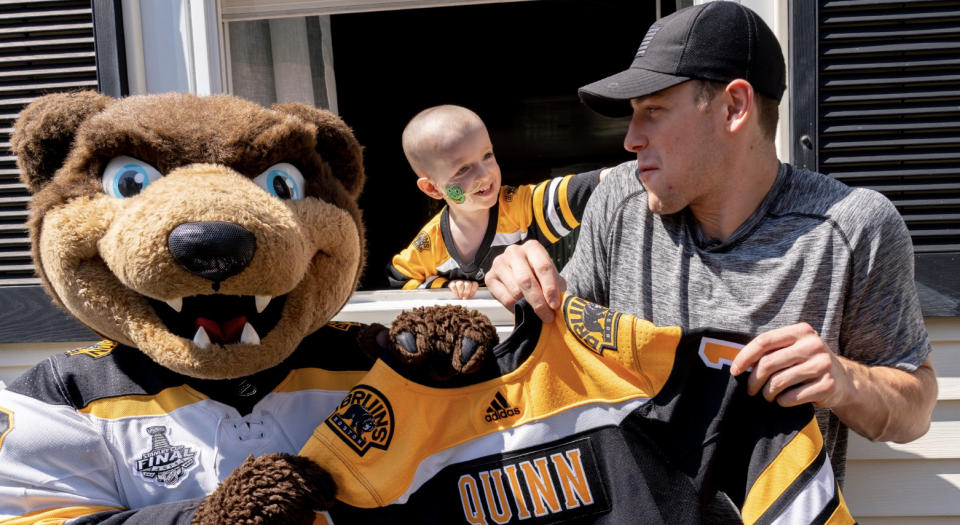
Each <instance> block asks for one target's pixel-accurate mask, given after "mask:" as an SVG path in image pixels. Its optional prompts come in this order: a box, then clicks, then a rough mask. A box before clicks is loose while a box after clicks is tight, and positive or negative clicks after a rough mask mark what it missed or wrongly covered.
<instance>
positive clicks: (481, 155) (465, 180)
mask: <svg viewBox="0 0 960 525" xmlns="http://www.w3.org/2000/svg"><path fill="white" fill-rule="evenodd" d="M429 175H430V180H431V181H432V182H433V184H434V185H435V186H436V188H437V190H438V191H440V192H441V193H443V194H444V200H445V201H446V202H447V204H448V205H449V206H451V207H456V209H457V210H458V211H460V210H462V211H468V210H471V211H473V210H480V209H487V208H490V207H491V206H493V205H494V204H495V203H496V202H497V198H498V196H499V193H500V166H499V165H498V164H497V159H496V157H494V156H493V145H492V144H491V143H490V136H489V135H488V134H487V130H486V129H485V128H483V127H482V126H480V127H475V128H473V129H472V130H470V131H469V132H467V133H466V134H465V135H464V136H463V137H462V138H461V139H460V140H458V141H456V142H454V144H452V145H451V146H450V147H448V148H446V149H444V150H443V151H442V152H441V154H440V155H439V156H438V157H437V158H436V159H435V160H434V161H433V162H432V163H431V169H430V173H429ZM460 194H462V199H463V200H462V202H457V201H458V200H460V199H459V198H458V196H459V195H460Z"/></svg>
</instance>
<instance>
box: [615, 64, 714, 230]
mask: <svg viewBox="0 0 960 525" xmlns="http://www.w3.org/2000/svg"><path fill="white" fill-rule="evenodd" d="M696 94H697V84H696V83H695V82H684V83H682V84H679V85H676V86H673V87H671V88H668V89H665V90H663V91H658V92H656V93H654V94H652V95H648V96H646V97H642V98H637V99H633V100H631V101H630V104H631V105H632V106H633V118H632V119H631V121H630V127H629V128H628V130H627V135H626V137H625V138H624V141H623V145H624V147H625V148H626V149H627V151H631V152H633V153H636V155H637V176H638V177H639V179H640V182H642V183H643V186H644V187H645V188H646V190H647V195H648V206H649V208H650V211H652V212H654V213H657V214H670V213H676V212H678V211H680V210H682V209H683V208H685V207H686V206H688V205H690V204H691V203H695V202H696V201H697V200H698V199H700V198H702V196H704V195H708V194H709V192H710V191H711V188H712V184H713V183H714V181H716V180H720V179H719V176H722V173H718V171H719V170H718V169H716V166H717V163H715V162H711V159H714V160H717V159H716V155H718V154H720V153H721V148H720V147H719V143H718V140H719V138H720V136H719V134H718V133H717V132H716V129H717V126H718V125H719V124H718V122H717V121H716V118H717V117H716V111H711V109H712V108H713V104H715V103H716V102H717V100H716V99H717V98H719V96H720V95H717V97H716V98H715V99H714V101H712V102H711V103H709V104H707V105H706V107H704V108H702V109H701V108H699V107H698V106H697V102H696Z"/></svg>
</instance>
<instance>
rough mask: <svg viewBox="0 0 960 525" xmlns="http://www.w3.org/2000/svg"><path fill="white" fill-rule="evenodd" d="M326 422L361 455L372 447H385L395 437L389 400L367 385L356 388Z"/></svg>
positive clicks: (384, 448) (383, 448) (382, 448)
mask: <svg viewBox="0 0 960 525" xmlns="http://www.w3.org/2000/svg"><path fill="white" fill-rule="evenodd" d="M325 422H326V424H327V426H329V427H330V428H331V429H333V431H334V433H335V434H336V435H337V436H339V437H340V439H342V440H343V441H344V442H345V443H346V444H348V445H350V448H352V449H353V450H354V451H355V452H356V453H357V455H360V456H362V455H364V454H366V453H367V450H370V447H373V448H379V449H381V450H386V449H387V447H388V446H390V440H391V439H392V438H393V409H392V408H391V407H390V402H389V401H387V398H386V397H385V396H384V395H383V394H381V393H380V391H379V390H377V389H376V388H373V387H372V386H368V385H357V386H355V387H353V389H352V390H350V393H348V394H347V397H345V398H344V399H343V401H341V402H340V405H338V406H337V408H336V410H334V412H333V414H330V416H329V417H327V419H326V421H325Z"/></svg>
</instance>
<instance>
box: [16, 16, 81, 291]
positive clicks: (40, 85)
mask: <svg viewBox="0 0 960 525" xmlns="http://www.w3.org/2000/svg"><path fill="white" fill-rule="evenodd" d="M96 87H97V67H96V60H95V56H94V42H93V14H92V9H91V7H90V2H89V1H72V2H71V1H47V2H42V1H39V2H2V3H0V146H2V153H0V286H3V285H23V284H37V283H39V282H40V281H39V279H37V278H36V277H35V276H34V272H33V265H32V264H31V262H30V243H29V239H28V237H27V228H26V224H25V223H26V220H27V201H28V200H29V198H30V197H29V194H28V193H27V190H26V188H25V187H24V185H23V184H21V183H20V180H19V179H18V175H19V172H18V170H17V166H16V163H15V157H14V156H13V153H12V152H11V151H10V133H11V131H12V128H13V122H14V120H16V118H17V115H18V114H19V112H20V110H21V109H22V108H23V107H24V106H26V105H27V104H29V103H30V102H31V101H33V100H34V99H35V98H37V97H38V96H40V95H43V94H46V93H52V92H56V91H68V90H76V89H96Z"/></svg>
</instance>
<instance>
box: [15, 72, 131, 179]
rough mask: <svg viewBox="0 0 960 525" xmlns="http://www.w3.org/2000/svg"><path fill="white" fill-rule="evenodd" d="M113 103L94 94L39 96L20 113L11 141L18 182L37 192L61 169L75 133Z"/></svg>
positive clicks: (74, 93) (111, 100)
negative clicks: (18, 175) (89, 119)
mask: <svg viewBox="0 0 960 525" xmlns="http://www.w3.org/2000/svg"><path fill="white" fill-rule="evenodd" d="M113 102H114V99H113V98H111V97H108V96H106V95H101V94H99V93H96V92H94V91H78V92H72V93H55V94H52V95H45V96H42V97H40V98H38V99H36V100H34V101H33V102H31V103H30V105H29V106H27V107H26V108H24V109H23V111H21V112H20V117H19V118H17V121H16V123H15V124H14V128H13V134H12V135H11V137H10V143H11V146H12V147H11V149H12V150H13V153H14V154H15V155H16V156H17V166H18V167H19V168H20V180H21V181H23V183H24V184H26V186H27V189H28V190H30V192H31V193H36V192H38V191H40V189H41V188H43V186H45V185H46V184H47V183H48V182H50V179H52V178H53V175H54V174H55V173H56V172H57V170H58V169H60V166H63V162H64V160H66V158H67V155H68V154H69V153H70V149H71V148H72V147H73V138H74V136H76V133H77V129H78V128H79V127H80V125H81V124H83V123H84V122H85V121H86V120H87V119H88V118H90V117H91V116H93V115H95V114H97V113H99V112H101V111H103V109H104V108H105V107H107V106H108V105H109V104H112V103H113Z"/></svg>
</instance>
